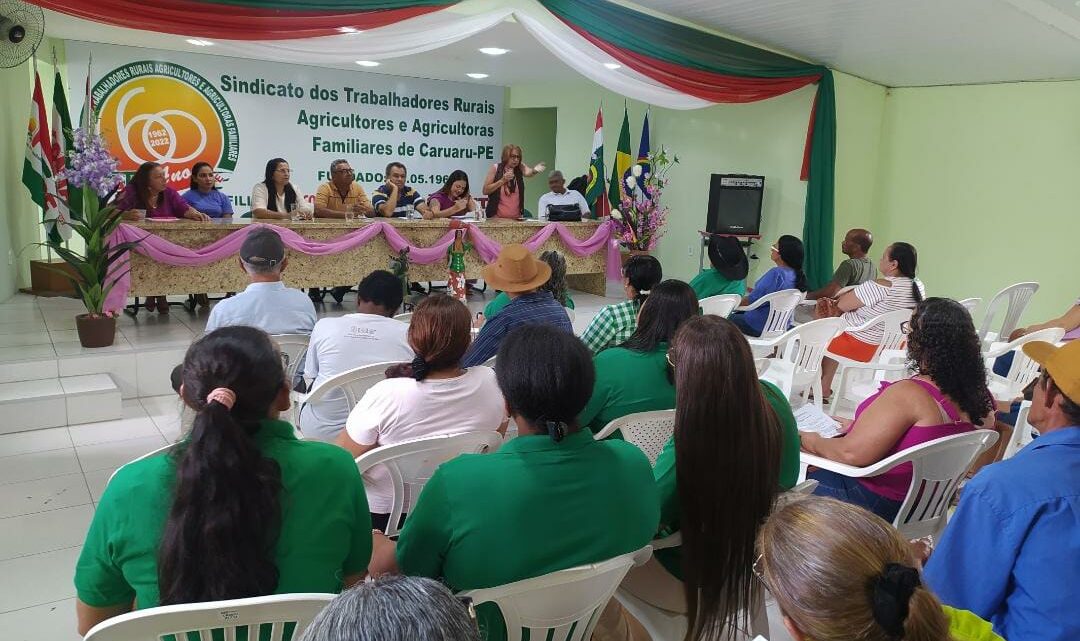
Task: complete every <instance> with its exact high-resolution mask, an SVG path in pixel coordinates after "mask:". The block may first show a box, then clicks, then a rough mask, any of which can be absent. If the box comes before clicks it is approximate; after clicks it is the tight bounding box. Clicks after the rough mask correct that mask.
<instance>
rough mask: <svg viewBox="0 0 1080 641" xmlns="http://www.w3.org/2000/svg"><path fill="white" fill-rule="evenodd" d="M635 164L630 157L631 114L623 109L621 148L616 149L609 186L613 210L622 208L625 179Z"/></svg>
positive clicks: (609, 198)
mask: <svg viewBox="0 0 1080 641" xmlns="http://www.w3.org/2000/svg"><path fill="white" fill-rule="evenodd" d="M633 164H634V161H633V159H632V158H631V157H630V114H629V113H627V111H626V107H623V117H622V127H621V128H620V129H619V146H618V147H616V148H615V165H614V166H613V167H612V168H611V184H610V185H608V200H609V201H611V206H612V208H616V207H619V206H620V203H619V201H620V199H621V198H622V192H623V179H622V177H623V176H625V175H626V172H627V171H628V170H629V169H630V166H631V165H633Z"/></svg>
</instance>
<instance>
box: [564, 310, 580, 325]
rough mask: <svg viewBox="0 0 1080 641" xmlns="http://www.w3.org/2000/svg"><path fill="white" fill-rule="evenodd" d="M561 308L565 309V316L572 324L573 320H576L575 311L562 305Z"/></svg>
mask: <svg viewBox="0 0 1080 641" xmlns="http://www.w3.org/2000/svg"><path fill="white" fill-rule="evenodd" d="M563 309H565V310H566V316H567V317H568V318H569V319H570V324H571V325H573V324H574V321H576V320H577V312H575V311H574V310H572V309H570V308H569V307H564V308H563Z"/></svg>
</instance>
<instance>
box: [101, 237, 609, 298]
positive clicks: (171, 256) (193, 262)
mask: <svg viewBox="0 0 1080 641" xmlns="http://www.w3.org/2000/svg"><path fill="white" fill-rule="evenodd" d="M263 226H264V225H263V224H261V223H253V224H251V225H248V226H247V227H245V228H243V229H238V230H236V231H235V232H233V233H231V234H229V235H227V236H225V237H224V238H221V239H220V240H217V241H214V242H213V243H210V244H209V245H207V246H205V247H200V248H198V249H189V248H187V247H182V246H180V245H177V244H175V243H173V242H170V241H168V240H165V239H164V238H162V237H161V236H158V235H156V234H153V233H151V232H148V231H146V230H145V229H140V228H138V227H135V226H133V225H128V224H122V225H120V226H119V227H117V229H116V231H115V232H114V233H113V235H112V237H111V238H110V239H109V242H110V243H111V244H115V243H123V242H129V241H140V242H139V245H138V246H137V247H136V248H135V251H137V252H139V253H140V254H142V255H144V256H146V257H148V258H150V259H151V260H153V261H155V262H158V263H162V264H165V265H176V266H181V267H195V266H198V265H207V264H210V263H214V262H217V261H219V260H222V259H224V258H228V257H229V256H234V255H236V254H238V253H239V252H240V245H242V244H243V243H244V238H246V237H247V235H248V234H250V233H251V232H252V231H254V230H255V229H258V228H260V227H263ZM468 230H469V241H470V242H471V243H472V245H473V248H474V249H475V250H476V253H477V254H478V255H479V256H480V259H481V260H482V261H484V262H485V263H491V262H494V261H495V259H496V257H498V255H499V251H501V250H502V245H500V244H499V243H497V242H496V241H494V240H492V239H491V238H489V237H488V236H487V235H486V234H484V232H483V231H482V230H481V229H480V228H479V227H477V226H476V225H469V226H468ZM274 231H276V232H277V233H278V235H279V236H281V240H282V241H283V242H284V243H285V246H286V247H288V248H289V249H292V250H293V251H298V252H300V253H302V254H308V255H311V256H329V255H332V254H340V253H341V252H344V251H348V250H350V249H353V248H356V247H360V246H361V245H364V244H366V243H368V242H370V241H371V240H372V239H373V238H375V237H376V236H378V235H380V234H382V236H383V237H384V238H385V239H386V242H387V244H388V245H390V248H391V249H392V250H393V251H395V252H399V251H401V250H402V249H404V248H406V247H408V248H409V259H410V260H411V261H412V262H414V263H418V264H421V265H430V264H431V263H435V262H438V261H440V260H445V259H446V250H447V249H448V248H449V247H450V244H451V243H452V242H454V231H453V230H448V231H447V232H446V234H445V235H443V236H442V238H440V239H439V240H438V241H436V242H435V244H434V245H431V246H429V247H418V246H416V245H412V244H410V243H409V241H408V239H406V238H405V237H404V236H402V235H401V232H399V231H398V230H397V228H396V227H395V226H394V225H392V224H390V223H387V222H382V221H374V222H371V223H368V224H367V225H364V226H363V227H360V228H359V229H356V230H354V231H350V232H349V233H347V234H344V235H343V236H338V237H337V238H334V239H333V240H329V241H326V242H322V241H313V240H308V239H306V238H304V237H303V236H301V235H300V234H298V233H296V231H295V230H292V229H288V228H285V227H276V226H274ZM553 234H558V236H559V239H560V240H561V241H562V243H563V245H565V246H566V248H567V249H569V250H570V251H571V252H572V253H573V254H574V255H576V256H589V255H592V254H594V253H596V252H598V251H600V250H602V249H605V248H606V249H607V277H608V279H609V280H617V279H618V278H620V276H621V273H620V260H619V246H618V244H617V243H616V242H615V239H614V232H613V228H612V224H611V222H610V221H607V222H605V223H603V224H601V225H600V226H599V227H598V228H597V229H596V232H595V233H593V235H592V236H590V237H589V238H587V239H585V240H579V239H578V238H576V237H575V236H574V235H573V233H571V231H570V230H569V229H567V228H566V227H565V226H564V225H560V224H558V223H549V224H547V225H545V226H544V227H543V228H541V229H540V231H538V232H536V233H535V234H533V236H532V237H530V238H529V239H528V240H526V241H525V243H524V245H525V247H526V248H528V250H529V251H533V252H535V251H536V250H537V249H539V248H540V246H541V245H543V244H544V243H545V242H547V240H548V239H549V238H551V236H552V235H553ZM126 262H127V261H117V263H114V264H113V268H112V270H111V271H110V273H109V277H110V278H109V280H110V282H111V281H114V280H115V284H114V286H113V288H112V290H111V291H110V292H109V295H108V296H107V297H106V300H105V310H106V311H111V312H118V311H119V310H121V309H122V308H123V307H124V305H125V304H126V302H127V298H128V292H129V291H130V290H131V275H130V273H129V271H128V269H127V265H126ZM121 263H124V264H121Z"/></svg>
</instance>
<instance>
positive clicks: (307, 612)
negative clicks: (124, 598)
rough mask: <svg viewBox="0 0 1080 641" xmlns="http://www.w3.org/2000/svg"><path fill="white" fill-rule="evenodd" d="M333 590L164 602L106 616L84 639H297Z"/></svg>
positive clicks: (145, 640) (283, 640) (125, 640)
mask: <svg viewBox="0 0 1080 641" xmlns="http://www.w3.org/2000/svg"><path fill="white" fill-rule="evenodd" d="M334 596H335V595H333V594H273V595H269V596H259V597H252V598H249V599H232V600H229V601H209V602H206V603H186V604H183V605H166V606H162V607H157V608H147V609H145V610H136V611H135V612H129V613H127V614H122V615H120V616H117V617H113V618H111V619H108V620H106V621H103V622H101V623H99V624H97V625H95V626H94V627H93V628H91V629H90V632H88V633H87V634H86V637H85V641H163V640H164V639H166V638H167V637H171V638H174V639H176V640H177V641H183V640H184V639H190V638H196V639H202V640H204V641H209V640H210V639H218V638H224V639H239V638H243V637H244V636H246V638H248V639H250V640H252V641H254V640H256V639H259V640H260V641H290V639H291V640H293V641H295V640H296V639H299V638H300V634H301V633H302V632H303V631H304V630H305V629H306V628H307V627H308V626H309V625H311V621H312V620H313V619H314V618H315V615H317V614H318V613H319V612H321V611H322V610H323V608H325V607H326V604H328V603H330V601H331V600H332V599H333V598H334Z"/></svg>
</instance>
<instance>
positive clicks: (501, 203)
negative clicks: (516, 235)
mask: <svg viewBox="0 0 1080 641" xmlns="http://www.w3.org/2000/svg"><path fill="white" fill-rule="evenodd" d="M542 171H544V163H538V164H537V165H536V166H535V167H529V166H527V165H526V164H525V163H524V161H522V159H521V147H518V146H517V145H507V146H505V147H503V149H502V159H501V160H500V161H499V164H497V165H492V166H491V169H489V170H488V172H487V176H485V177H484V195H485V196H487V197H488V201H487V209H486V213H487V217H488V218H510V219H514V220H517V219H519V218H522V217H524V215H525V179H526V178H528V177H529V176H534V175H536V174H538V173H540V172H542Z"/></svg>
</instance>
